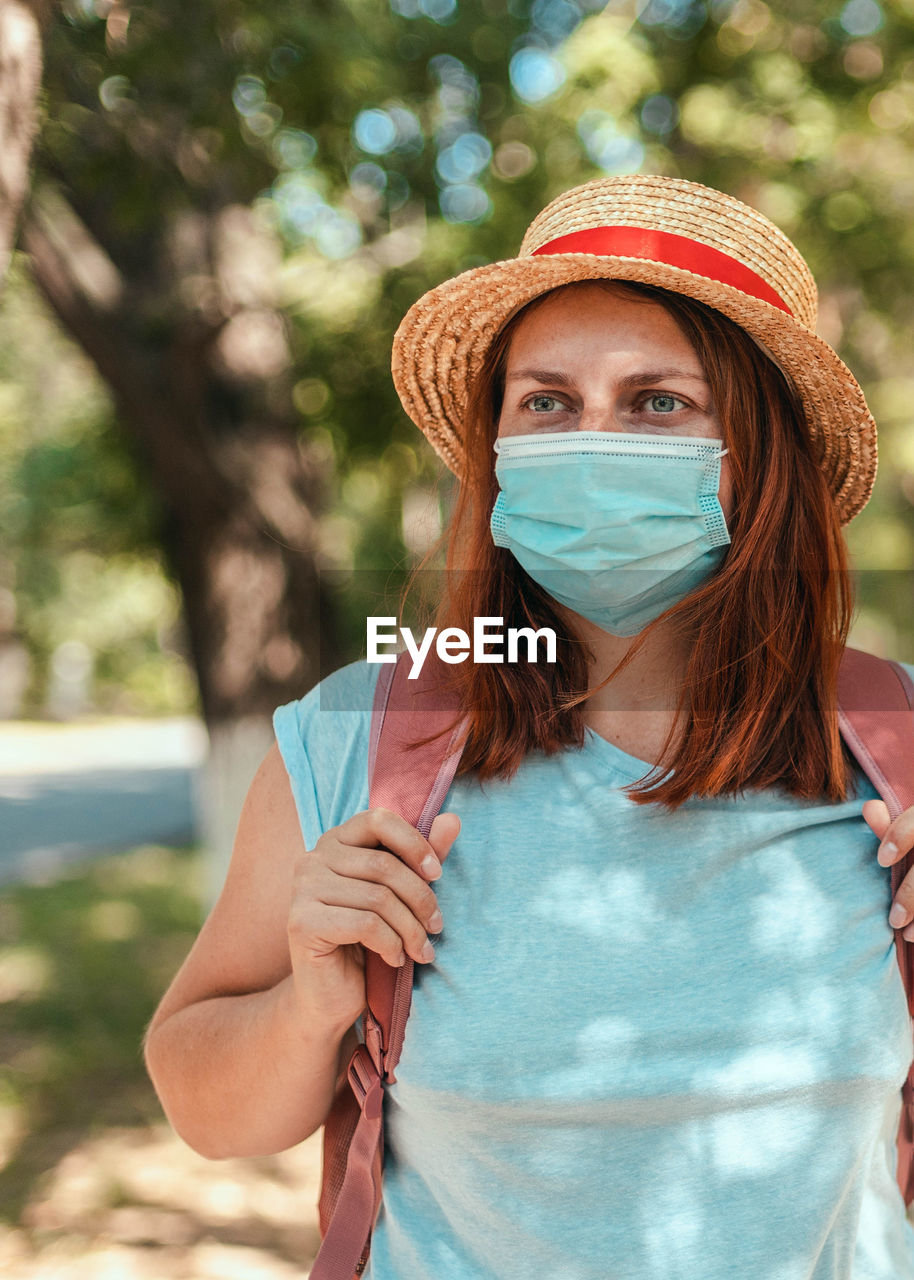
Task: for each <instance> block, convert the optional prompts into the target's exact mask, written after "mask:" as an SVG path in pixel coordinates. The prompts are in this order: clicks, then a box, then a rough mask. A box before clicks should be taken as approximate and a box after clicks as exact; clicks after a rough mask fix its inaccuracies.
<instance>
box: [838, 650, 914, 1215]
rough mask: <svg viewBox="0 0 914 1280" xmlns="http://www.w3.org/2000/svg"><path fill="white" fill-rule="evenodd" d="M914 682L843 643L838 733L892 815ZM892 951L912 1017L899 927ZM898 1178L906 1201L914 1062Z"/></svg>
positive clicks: (911, 799) (901, 868)
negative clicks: (839, 731)
mask: <svg viewBox="0 0 914 1280" xmlns="http://www.w3.org/2000/svg"><path fill="white" fill-rule="evenodd" d="M912 708H914V685H912V683H911V680H910V678H909V676H908V673H907V672H906V671H905V669H904V667H902V666H901V664H900V663H897V662H891V661H888V660H886V659H884V658H877V657H876V656H875V655H874V654H871V653H864V652H862V650H860V649H845V651H844V656H843V658H842V661H841V670H840V673H839V677H838V721H839V724H840V726H841V734H842V737H843V738H844V741H845V742H846V743H847V745H848V747H849V748H850V750H851V751H852V752H853V754H854V756H855V757H856V759H857V762H858V763H859V765H860V767H861V769H862V770H863V772H864V773H865V774H866V776H867V777H868V778H869V780H870V782H872V784H873V786H874V787H875V788H876V790H877V791H878V792H879V794H880V796H881V797H882V799H883V800H884V801H885V803H886V807H887V808H888V811H889V816H890V817H891V818H892V819H893V820H894V819H895V818H897V817H898V815H899V814H900V813H902V812H903V811H904V810H905V809H909V808H910V807H911V806H912V805H914V711H912ZM912 866H914V855H912V854H910V853H909V854H906V855H905V857H904V858H902V859H901V860H900V861H899V862H896V863H895V864H894V865H893V867H892V897H893V898H894V896H895V895H896V894H897V892H898V889H899V887H900V885H901V882H902V880H903V879H904V877H905V876H906V875H907V873H908V871H910V870H911V867H912ZM895 952H896V955H897V957H898V967H899V968H900V970H901V977H902V980H903V982H904V989H905V993H906V995H907V999H908V1010H909V1012H910V1013H911V1016H912V1018H914V956H912V947H911V944H910V943H907V942H905V940H904V938H903V937H902V934H901V930H900V929H896V930H895ZM901 1093H902V1099H903V1104H902V1109H901V1124H900V1126H899V1130H898V1142H897V1146H898V1165H897V1178H898V1185H899V1187H900V1188H901V1192H902V1195H903V1196H904V1201H905V1204H906V1205H910V1204H911V1203H912V1201H914V1063H912V1066H911V1069H910V1070H909V1072H908V1078H907V1080H905V1082H904V1085H903V1087H902V1091H901Z"/></svg>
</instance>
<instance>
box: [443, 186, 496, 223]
mask: <svg viewBox="0 0 914 1280" xmlns="http://www.w3.org/2000/svg"><path fill="white" fill-rule="evenodd" d="M438 203H439V204H440V206H441V213H442V216H443V217H444V219H445V220H446V221H447V222H482V221H484V220H485V219H486V218H487V217H488V216H489V215H490V213H491V212H492V202H491V200H490V199H489V197H488V195H487V194H486V192H485V191H483V189H482V187H477V186H476V185H475V184H474V183H471V182H461V183H457V184H455V185H454V186H450V187H445V188H444V190H443V191H442V192H441V195H440V196H439V197H438Z"/></svg>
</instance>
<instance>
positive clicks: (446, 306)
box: [391, 253, 877, 525]
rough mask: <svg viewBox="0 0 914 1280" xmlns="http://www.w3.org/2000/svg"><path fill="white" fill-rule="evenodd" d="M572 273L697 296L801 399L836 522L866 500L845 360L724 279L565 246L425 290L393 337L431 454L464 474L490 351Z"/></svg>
mask: <svg viewBox="0 0 914 1280" xmlns="http://www.w3.org/2000/svg"><path fill="white" fill-rule="evenodd" d="M580 280H630V281H636V282H640V283H643V284H653V285H657V286H659V287H660V288H665V289H670V290H671V291H672V292H674V293H682V294H685V295H687V296H688V297H690V298H695V299H696V300H697V301H699V302H703V303H705V304H706V305H707V306H710V307H714V308H715V309H716V310H717V311H720V312H721V313H722V314H723V315H725V316H727V317H728V318H729V319H731V320H733V321H735V322H736V323H737V324H738V325H740V326H741V327H742V328H743V329H745V330H746V332H747V333H749V334H750V336H751V337H753V338H755V339H757V340H758V341H760V342H761V343H762V344H763V345H764V347H766V348H767V349H768V351H769V352H770V354H771V355H772V356H773V357H774V359H775V361H776V362H777V363H778V365H779V366H780V367H781V369H782V370H783V372H784V373H785V375H786V376H787V377H788V378H789V379H790V380H791V382H792V383H793V386H794V388H795V390H796V392H797V394H798V395H799V397H800V399H801V400H802V402H803V404H804V406H805V408H806V414H807V418H808V421H809V427H810V434H811V437H812V441H813V447H814V448H815V449H816V450H817V460H818V462H819V465H820V466H821V468H822V470H823V472H824V473H825V475H826V477H827V479H828V483H829V486H830V488H831V491H832V495H833V497H834V500H835V505H836V508H837V511H838V518H839V520H840V522H841V524H842V525H844V524H847V523H848V522H849V521H850V520H852V519H853V517H854V516H855V515H857V514H858V512H859V511H861V510H862V508H863V507H864V506H865V505H866V503H867V501H868V499H869V497H870V494H871V493H872V489H873V484H874V482H875V478H876V465H877V448H876V424H875V422H874V421H873V417H872V414H871V413H870V411H869V409H868V408H867V404H866V400H865V399H864V395H863V391H862V390H861V388H860V386H859V384H858V383H857V380H856V379H855V378H854V375H853V374H852V373H851V371H850V370H849V369H848V367H847V365H845V364H844V362H843V361H842V360H841V359H840V357H839V356H838V355H837V353H836V352H835V351H834V350H833V348H832V347H830V346H829V344H828V343H827V342H825V340H824V339H823V338H820V337H819V336H818V334H816V333H814V332H813V331H812V330H811V329H809V328H807V327H806V326H805V325H804V324H802V323H801V322H800V321H799V320H796V319H795V318H794V317H793V316H791V315H790V314H789V313H788V312H786V311H782V310H780V308H778V307H776V306H773V305H772V304H771V303H769V302H765V301H762V300H761V299H757V298H753V297H751V296H750V295H748V294H746V293H744V292H743V291H742V290H741V289H737V288H735V287H733V286H731V285H727V284H722V283H721V282H720V281H718V280H712V279H710V278H708V277H707V276H701V275H697V274H695V273H694V272H692V271H687V270H685V269H684V268H682V267H673V266H669V265H668V264H667V263H664V262H656V261H651V260H646V259H643V258H626V257H613V256H610V255H603V254H592V253H561V254H548V255H543V256H529V257H523V258H511V259H508V260H507V261H504V262H494V263H491V264H490V265H488V266H483V267H474V268H473V269H471V270H469V271H464V272H463V273H462V274H460V275H458V276H455V277H454V278H453V279H451V280H447V281H445V282H444V283H443V284H441V285H438V286H437V288H435V289H432V290H430V291H429V292H428V293H426V294H424V295H423V296H422V297H421V298H420V299H419V300H418V301H417V302H416V303H414V304H413V306H412V307H411V308H410V309H409V311H408V312H407V314H406V315H405V316H404V318H403V321H402V323H401V324H400V327H399V328H398V330H397V332H396V335H395V336H394V342H393V354H392V364H391V368H392V373H393V380H394V385H395V387H396V389H397V393H398V395H399V397H400V400H401V402H402V404H403V407H404V409H405V410H406V412H407V413H408V414H409V416H410V418H411V419H412V420H413V422H414V423H415V424H416V426H417V427H418V428H419V429H420V431H422V432H423V434H424V435H425V436H426V437H427V439H428V441H429V443H430V444H431V445H432V447H433V448H434V449H435V451H436V453H438V455H439V456H440V457H441V458H442V459H443V461H444V462H445V463H446V464H447V466H448V467H449V468H450V469H451V470H452V471H453V472H454V473H455V475H457V476H458V477H460V478H463V476H464V473H465V467H466V463H465V454H464V445H463V438H462V433H463V421H464V416H465V411H466V405H467V401H468V398H469V394H470V390H471V388H472V386H473V383H474V381H475V379H476V378H477V377H478V375H479V373H480V370H481V369H482V366H483V362H484V360H485V356H486V352H487V351H488V349H489V347H490V346H491V344H492V342H493V340H494V339H495V337H496V335H497V334H498V332H499V331H500V330H501V329H502V328H503V327H504V325H505V324H506V323H507V322H508V321H509V320H510V319H511V317H512V316H513V315H514V314H515V313H516V312H517V311H519V310H520V309H521V308H522V307H524V306H526V305H527V303H528V302H531V301H532V300H533V299H534V298H536V297H539V296H540V294H543V293H547V292H548V291H549V290H550V289H556V288H559V287H560V286H561V285H563V284H571V283H572V282H574V281H580Z"/></svg>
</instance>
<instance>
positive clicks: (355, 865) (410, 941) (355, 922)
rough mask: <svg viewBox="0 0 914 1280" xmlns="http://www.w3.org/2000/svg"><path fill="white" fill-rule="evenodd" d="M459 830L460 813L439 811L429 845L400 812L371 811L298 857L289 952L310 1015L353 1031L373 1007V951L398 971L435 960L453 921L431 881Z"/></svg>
mask: <svg viewBox="0 0 914 1280" xmlns="http://www.w3.org/2000/svg"><path fill="white" fill-rule="evenodd" d="M459 831H460V819H459V818H458V817H457V815H456V814H455V813H441V814H438V816H437V817H436V818H435V820H434V821H433V822H432V826H431V830H430V831H429V838H428V840H426V839H425V837H424V836H423V835H422V833H421V832H420V831H419V830H418V829H417V828H416V827H413V826H411V825H410V824H409V823H408V822H407V821H406V819H405V818H402V817H401V816H400V815H399V814H397V813H394V812H393V811H392V810H390V809H381V808H375V809H364V810H362V811H361V812H360V813H356V814H354V815H353V816H352V817H351V818H349V819H347V821H346V822H341V823H340V825H339V826H338V827H331V828H330V830H329V831H326V832H325V833H324V834H323V835H322V836H321V837H320V839H319V840H318V841H317V843H316V844H315V846H314V848H313V849H312V850H310V852H306V853H303V854H302V855H300V856H299V857H298V858H297V860H296V863H295V868H294V873H293V886H292V904H291V909H290V912H289V924H288V932H289V950H290V953H291V957H292V974H293V980H294V982H295V987H296V991H297V993H298V997H299V1000H300V1002H301V1005H302V1008H303V1010H304V1011H305V1012H306V1014H307V1015H308V1016H313V1017H317V1018H321V1019H325V1020H328V1021H330V1022H331V1023H333V1024H337V1025H339V1026H340V1027H341V1028H346V1027H350V1026H352V1024H353V1023H354V1022H355V1020H356V1018H358V1016H359V1015H360V1014H361V1013H362V1011H363V1009H364V1008H365V956H364V951H363V947H368V948H369V950H371V951H376V952H377V953H378V954H379V955H380V956H381V957H382V958H383V959H384V960H386V961H387V963H388V964H390V965H394V966H399V965H400V964H402V963H403V962H404V961H405V959H406V956H407V955H409V956H411V957H412V959H413V960H414V961H416V962H418V963H420V964H427V963H429V962H430V961H431V960H433V959H434V950H433V949H432V947H431V944H430V943H429V940H428V934H429V933H440V931H441V929H442V927H443V922H442V920H441V918H440V913H438V914H436V913H437V912H438V903H437V900H436V898H435V894H434V892H433V890H432V889H431V886H430V884H429V881H433V880H437V878H438V877H439V876H440V874H441V863H442V862H443V861H444V859H445V858H446V857H447V855H448V853H449V852H450V850H451V846H452V845H453V843H454V840H455V839H456V838H457V835H458V833H459Z"/></svg>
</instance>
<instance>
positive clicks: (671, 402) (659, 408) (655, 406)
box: [646, 391, 685, 413]
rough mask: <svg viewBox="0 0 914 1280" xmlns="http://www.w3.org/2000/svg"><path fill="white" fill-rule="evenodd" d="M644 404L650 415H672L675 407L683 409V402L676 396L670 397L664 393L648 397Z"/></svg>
mask: <svg viewBox="0 0 914 1280" xmlns="http://www.w3.org/2000/svg"><path fill="white" fill-rule="evenodd" d="M646 403H647V405H648V407H649V408H650V410H651V412H652V413H674V412H675V411H676V408H677V406H680V405H681V406H682V407H683V408H684V407H685V401H684V400H680V399H679V397H678V396H671V395H670V394H669V393H668V392H666V391H660V392H657V393H656V394H655V395H652V396H648V398H647V401H646Z"/></svg>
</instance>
